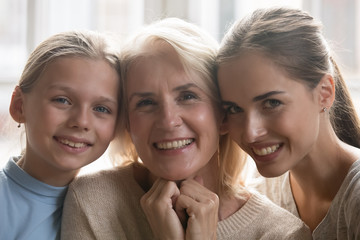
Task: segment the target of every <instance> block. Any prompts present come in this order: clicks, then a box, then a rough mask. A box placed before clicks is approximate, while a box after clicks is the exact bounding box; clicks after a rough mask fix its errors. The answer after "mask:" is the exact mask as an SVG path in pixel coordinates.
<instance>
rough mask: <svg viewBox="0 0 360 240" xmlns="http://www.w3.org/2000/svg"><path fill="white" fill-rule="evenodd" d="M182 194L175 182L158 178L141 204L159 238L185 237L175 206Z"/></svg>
mask: <svg viewBox="0 0 360 240" xmlns="http://www.w3.org/2000/svg"><path fill="white" fill-rule="evenodd" d="M179 195H180V191H179V188H178V187H177V186H176V183H175V182H172V181H167V180H164V179H157V180H156V181H155V183H154V184H153V186H152V187H151V189H150V190H149V191H148V192H147V193H146V194H145V195H144V196H143V197H142V198H141V201H140V204H141V207H142V209H143V211H144V212H145V215H146V217H147V220H148V222H149V224H150V226H151V229H152V231H153V233H154V235H155V237H156V238H157V239H181V240H183V239H185V231H184V228H183V226H182V224H181V223H180V220H179V217H178V216H177V214H176V212H175V210H174V208H173V206H174V205H175V202H176V199H177V198H178V196H179Z"/></svg>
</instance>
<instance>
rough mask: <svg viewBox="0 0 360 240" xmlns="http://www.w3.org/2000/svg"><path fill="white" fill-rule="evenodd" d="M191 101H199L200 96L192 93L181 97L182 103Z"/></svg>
mask: <svg viewBox="0 0 360 240" xmlns="http://www.w3.org/2000/svg"><path fill="white" fill-rule="evenodd" d="M191 99H198V96H197V95H196V94H194V93H190V92H186V93H183V94H182V95H181V96H180V100H182V101H186V100H191Z"/></svg>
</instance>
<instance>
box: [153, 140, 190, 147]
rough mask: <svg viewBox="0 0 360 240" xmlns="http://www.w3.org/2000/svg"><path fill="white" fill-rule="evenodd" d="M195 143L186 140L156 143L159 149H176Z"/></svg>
mask: <svg viewBox="0 0 360 240" xmlns="http://www.w3.org/2000/svg"><path fill="white" fill-rule="evenodd" d="M193 141H194V140H193V139H184V140H177V141H171V142H162V143H156V144H155V145H156V147H157V148H159V149H176V148H182V147H184V146H186V145H189V144H190V143H192V142H193Z"/></svg>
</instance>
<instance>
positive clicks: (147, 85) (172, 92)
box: [126, 46, 219, 180]
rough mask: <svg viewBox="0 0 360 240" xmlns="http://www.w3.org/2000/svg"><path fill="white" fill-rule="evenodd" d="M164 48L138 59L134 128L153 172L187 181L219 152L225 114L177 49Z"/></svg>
mask: <svg viewBox="0 0 360 240" xmlns="http://www.w3.org/2000/svg"><path fill="white" fill-rule="evenodd" d="M158 51H163V52H162V54H161V55H160V54H159V55H157V56H151V57H150V56H148V57H144V58H142V59H141V60H138V61H137V62H136V63H134V64H133V66H131V68H130V70H129V72H128V75H127V80H126V81H127V86H126V92H127V100H128V109H129V131H130V135H131V138H132V141H133V143H134V145H135V147H136V149H137V151H138V154H139V156H140V158H141V160H142V161H143V163H144V164H145V166H146V167H147V168H148V169H149V170H150V171H151V172H152V174H154V175H155V176H158V177H162V178H165V179H169V180H182V179H185V178H189V177H192V176H194V175H195V174H197V173H198V172H199V171H201V170H202V169H204V167H205V166H206V165H207V164H208V162H209V160H210V159H211V158H212V157H213V155H214V153H215V151H216V150H217V147H218V140H219V116H218V115H219V114H218V112H217V111H215V107H214V104H213V103H212V101H211V100H210V98H209V96H207V95H206V94H205V92H204V91H202V90H201V89H200V88H199V87H198V86H197V85H196V84H195V83H194V81H192V79H191V78H190V77H189V76H187V75H186V74H185V72H184V69H183V67H182V64H181V63H180V61H179V59H178V57H177V55H176V53H175V51H174V50H173V49H172V48H170V47H169V46H166V49H165V50H160V49H159V50H158ZM197 77H198V76H195V75H193V76H192V78H197ZM198 80H199V79H198Z"/></svg>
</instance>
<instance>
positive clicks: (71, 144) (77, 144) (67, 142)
mask: <svg viewBox="0 0 360 240" xmlns="http://www.w3.org/2000/svg"><path fill="white" fill-rule="evenodd" d="M56 140H57V141H58V142H60V143H62V144H64V145H67V146H69V147H72V148H84V147H87V146H90V144H87V143H84V142H73V141H70V140H68V139H64V138H56Z"/></svg>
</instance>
